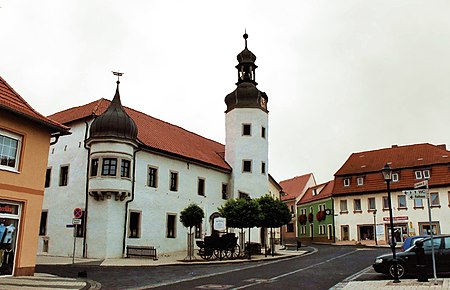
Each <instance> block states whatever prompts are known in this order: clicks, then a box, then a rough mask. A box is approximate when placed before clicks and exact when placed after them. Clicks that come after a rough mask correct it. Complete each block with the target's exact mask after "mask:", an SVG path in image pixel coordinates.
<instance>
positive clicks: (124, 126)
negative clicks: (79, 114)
mask: <svg viewBox="0 0 450 290" xmlns="http://www.w3.org/2000/svg"><path fill="white" fill-rule="evenodd" d="M119 84H120V82H119V81H117V88H116V94H115V95H114V99H113V100H112V102H111V104H110V105H109V107H108V109H107V110H106V111H105V112H104V113H103V114H101V115H100V116H98V117H97V118H96V119H95V120H94V121H93V122H92V125H91V128H90V131H89V133H90V138H95V137H113V138H123V139H131V140H136V138H137V133H138V129H137V126H136V123H135V122H134V121H133V119H131V118H130V116H128V114H127V113H126V112H125V110H124V108H123V107H122V104H121V102H120V94H119Z"/></svg>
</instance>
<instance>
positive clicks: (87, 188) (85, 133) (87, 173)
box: [83, 120, 91, 258]
mask: <svg viewBox="0 0 450 290" xmlns="http://www.w3.org/2000/svg"><path fill="white" fill-rule="evenodd" d="M84 123H85V124H86V131H85V132H84V148H85V149H86V150H87V151H88V154H87V165H86V185H85V196H86V197H85V201H84V232H83V257H84V258H87V253H86V232H87V223H88V222H87V218H88V205H89V198H88V197H89V160H90V158H91V148H90V147H88V146H87V145H86V140H87V138H88V136H87V135H88V131H89V123H88V122H87V121H86V120H85V121H84Z"/></svg>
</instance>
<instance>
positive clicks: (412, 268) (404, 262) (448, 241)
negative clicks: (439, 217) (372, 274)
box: [372, 235, 450, 278]
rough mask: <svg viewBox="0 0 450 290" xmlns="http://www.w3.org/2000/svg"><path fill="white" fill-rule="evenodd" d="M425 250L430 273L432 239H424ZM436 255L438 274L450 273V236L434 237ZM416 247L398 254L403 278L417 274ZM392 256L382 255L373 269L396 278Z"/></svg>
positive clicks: (398, 269)
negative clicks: (406, 275) (410, 274)
mask: <svg viewBox="0 0 450 290" xmlns="http://www.w3.org/2000/svg"><path fill="white" fill-rule="evenodd" d="M422 241H423V249H424V252H425V263H426V268H427V269H428V273H432V272H433V265H432V258H431V237H426V238H423V240H422ZM433 244H434V253H435V261H436V271H437V272H438V273H442V272H450V235H439V236H434V237H433ZM416 248H417V246H416V245H414V246H412V247H410V248H408V249H407V250H406V251H404V252H398V253H397V255H396V256H397V261H398V263H397V271H398V272H397V273H398V277H399V278H401V277H403V276H404V275H405V274H409V273H417V269H416V265H417V257H416ZM392 260H393V258H392V254H387V255H382V256H379V257H377V258H376V259H375V263H374V264H373V265H372V266H373V269H374V270H375V271H376V272H378V273H383V274H387V275H390V276H391V277H394V264H393V262H392Z"/></svg>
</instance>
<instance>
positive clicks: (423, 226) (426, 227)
mask: <svg viewBox="0 0 450 290" xmlns="http://www.w3.org/2000/svg"><path fill="white" fill-rule="evenodd" d="M431 225H432V227H433V235H439V234H440V233H441V231H440V227H439V222H433V223H432V224H431ZM419 234H420V235H429V234H430V224H429V223H428V222H422V223H419Z"/></svg>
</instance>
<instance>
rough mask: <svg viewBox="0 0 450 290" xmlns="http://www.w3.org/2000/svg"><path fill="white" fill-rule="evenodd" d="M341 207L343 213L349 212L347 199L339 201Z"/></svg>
mask: <svg viewBox="0 0 450 290" xmlns="http://www.w3.org/2000/svg"><path fill="white" fill-rule="evenodd" d="M339 207H340V210H341V213H347V212H348V208H347V200H345V199H344V200H341V201H340V202H339Z"/></svg>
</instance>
